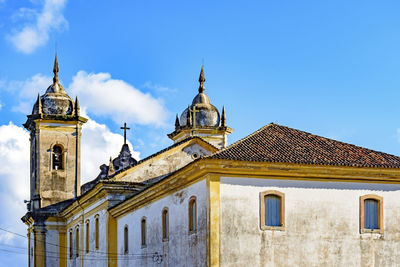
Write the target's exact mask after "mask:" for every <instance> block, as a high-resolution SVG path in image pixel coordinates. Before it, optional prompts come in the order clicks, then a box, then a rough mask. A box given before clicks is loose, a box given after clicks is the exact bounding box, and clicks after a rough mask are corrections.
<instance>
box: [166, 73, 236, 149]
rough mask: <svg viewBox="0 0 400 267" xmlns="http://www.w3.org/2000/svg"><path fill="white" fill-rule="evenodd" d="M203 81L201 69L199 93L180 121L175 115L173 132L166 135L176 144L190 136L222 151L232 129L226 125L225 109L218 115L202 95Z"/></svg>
mask: <svg viewBox="0 0 400 267" xmlns="http://www.w3.org/2000/svg"><path fill="white" fill-rule="evenodd" d="M205 81H206V78H205V76H204V69H203V67H201V71H200V76H199V83H200V85H199V89H198V90H199V93H198V94H197V95H196V96H195V97H194V98H193V101H192V104H191V105H189V106H188V107H187V108H186V109H185V110H184V111H183V112H182V114H181V117H180V119H179V116H178V114H176V119H175V131H173V132H172V133H170V134H168V137H169V138H170V139H172V140H173V141H174V142H175V143H177V142H179V141H182V140H183V139H185V138H188V137H190V136H198V137H201V138H203V139H204V140H206V141H207V142H209V143H211V144H212V145H214V146H215V147H217V148H218V149H222V148H224V147H226V146H227V144H228V135H229V134H231V133H232V132H233V129H232V128H230V127H228V126H227V125H226V114H225V107H222V115H220V113H219V111H218V109H217V108H216V107H214V106H213V105H212V104H211V102H210V99H209V98H208V96H207V95H206V94H205V93H204V90H205V88H204V82H205Z"/></svg>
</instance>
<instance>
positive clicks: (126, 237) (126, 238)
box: [124, 225, 129, 254]
mask: <svg viewBox="0 0 400 267" xmlns="http://www.w3.org/2000/svg"><path fill="white" fill-rule="evenodd" d="M128 237H129V236H128V225H125V227H124V253H125V254H128V252H129V239H128Z"/></svg>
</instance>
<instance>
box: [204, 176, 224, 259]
mask: <svg viewBox="0 0 400 267" xmlns="http://www.w3.org/2000/svg"><path fill="white" fill-rule="evenodd" d="M207 189H208V194H207V200H208V216H209V218H208V219H209V220H208V229H209V231H208V253H207V254H208V257H207V260H208V266H212V267H215V266H220V247H221V244H220V223H221V222H220V215H221V208H220V177H219V176H218V175H209V177H207Z"/></svg>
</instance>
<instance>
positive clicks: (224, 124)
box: [221, 106, 226, 127]
mask: <svg viewBox="0 0 400 267" xmlns="http://www.w3.org/2000/svg"><path fill="white" fill-rule="evenodd" d="M221 117H222V118H221V126H222V127H225V126H226V115H225V106H222V116H221Z"/></svg>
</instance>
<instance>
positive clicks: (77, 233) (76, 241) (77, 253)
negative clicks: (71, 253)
mask: <svg viewBox="0 0 400 267" xmlns="http://www.w3.org/2000/svg"><path fill="white" fill-rule="evenodd" d="M75 238H76V239H75V243H76V244H75V250H76V257H79V228H76V236H75Z"/></svg>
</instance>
